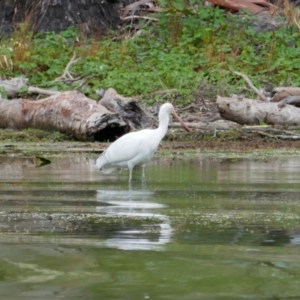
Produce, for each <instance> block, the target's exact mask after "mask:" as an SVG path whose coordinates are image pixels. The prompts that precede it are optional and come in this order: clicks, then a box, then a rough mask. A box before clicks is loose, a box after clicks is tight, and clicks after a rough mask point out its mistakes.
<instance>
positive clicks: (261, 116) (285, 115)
mask: <svg viewBox="0 0 300 300" xmlns="http://www.w3.org/2000/svg"><path fill="white" fill-rule="evenodd" d="M217 104H218V107H219V111H220V114H221V116H222V117H223V118H225V119H227V120H230V121H234V122H237V123H239V124H242V125H246V124H260V123H265V124H278V125H286V126H293V125H300V108H298V107H295V106H292V105H289V104H287V105H284V106H283V107H282V106H281V105H278V103H273V102H261V101H258V100H252V99H247V98H242V97H238V96H236V95H235V96H232V97H230V98H226V97H220V96H218V98H217Z"/></svg>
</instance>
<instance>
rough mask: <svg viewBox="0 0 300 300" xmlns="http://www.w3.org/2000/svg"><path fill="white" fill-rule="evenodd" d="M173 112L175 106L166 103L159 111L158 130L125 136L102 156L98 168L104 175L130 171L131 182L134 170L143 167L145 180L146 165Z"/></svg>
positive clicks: (148, 130)
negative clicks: (119, 170)
mask: <svg viewBox="0 0 300 300" xmlns="http://www.w3.org/2000/svg"><path fill="white" fill-rule="evenodd" d="M172 111H174V108H173V105H172V104H170V103H165V104H164V105H163V106H162V107H161V109H160V111H159V126H158V128H156V129H144V130H140V131H137V132H130V133H127V134H125V135H123V136H122V137H120V138H119V139H118V140H116V141H115V142H114V143H112V144H111V145H110V146H109V147H108V148H107V150H106V151H104V152H103V153H102V154H101V155H100V157H99V158H98V159H97V162H96V167H97V168H98V169H100V171H101V172H103V173H104V174H109V173H112V172H114V171H116V170H118V169H129V181H131V179H132V169H133V168H134V167H135V166H136V165H141V166H142V168H143V178H144V167H145V164H146V162H148V161H149V160H150V159H151V158H152V157H153V156H154V154H155V151H156V149H157V148H158V146H159V143H160V141H161V140H162V139H163V137H164V136H165V134H166V132H167V130H168V125H169V119H170V114H171V113H172Z"/></svg>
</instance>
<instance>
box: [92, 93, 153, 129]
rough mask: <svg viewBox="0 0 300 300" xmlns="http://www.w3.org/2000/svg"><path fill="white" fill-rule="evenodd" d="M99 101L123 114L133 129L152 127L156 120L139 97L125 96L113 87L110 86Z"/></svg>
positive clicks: (111, 109) (110, 109)
mask: <svg viewBox="0 0 300 300" xmlns="http://www.w3.org/2000/svg"><path fill="white" fill-rule="evenodd" d="M98 103H99V104H101V105H103V106H104V107H106V108H107V109H108V110H109V111H113V112H115V113H118V114H119V115H120V116H122V118H123V119H124V120H125V121H126V122H127V123H128V124H129V125H130V127H131V128H132V129H140V128H147V127H151V125H153V123H154V121H155V120H154V118H153V116H152V114H150V113H149V112H148V111H147V110H146V109H144V108H143V107H142V105H141V104H140V103H139V101H138V100H137V99H133V98H126V97H123V96H121V95H119V94H118V93H117V92H116V90H114V89H113V88H109V89H108V90H107V91H106V92H105V94H104V95H103V97H102V98H101V100H100V101H99V102H98Z"/></svg>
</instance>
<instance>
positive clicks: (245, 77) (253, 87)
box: [231, 71, 268, 101]
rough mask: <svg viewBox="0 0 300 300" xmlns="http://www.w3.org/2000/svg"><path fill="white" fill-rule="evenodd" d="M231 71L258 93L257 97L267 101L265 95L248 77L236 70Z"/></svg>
mask: <svg viewBox="0 0 300 300" xmlns="http://www.w3.org/2000/svg"><path fill="white" fill-rule="evenodd" d="M231 72H232V73H234V74H236V75H238V76H240V77H242V78H243V79H244V80H245V81H246V82H247V83H248V85H249V87H250V88H251V89H252V90H253V91H254V92H255V93H256V94H257V95H258V97H259V98H260V99H261V100H264V101H268V99H267V98H266V97H265V95H263V94H262V93H261V92H260V91H259V90H258V89H257V88H256V87H255V86H254V84H253V83H252V81H251V80H250V79H249V77H248V76H247V75H245V74H243V73H240V72H236V71H231Z"/></svg>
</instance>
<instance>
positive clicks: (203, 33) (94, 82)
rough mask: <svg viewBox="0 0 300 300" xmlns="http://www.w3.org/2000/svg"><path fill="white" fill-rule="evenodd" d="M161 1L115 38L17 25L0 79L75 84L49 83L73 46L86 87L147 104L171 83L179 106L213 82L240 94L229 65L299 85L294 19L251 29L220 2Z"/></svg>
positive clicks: (2, 54) (4, 49)
mask: <svg viewBox="0 0 300 300" xmlns="http://www.w3.org/2000/svg"><path fill="white" fill-rule="evenodd" d="M192 2H193V1H192ZM194 2H195V1H194ZM160 5H161V6H162V7H163V8H164V9H165V10H164V11H163V12H161V13H159V14H157V15H155V16H154V17H155V18H157V21H153V22H152V23H151V25H146V23H145V24H144V26H143V25H140V26H141V28H142V30H140V31H139V34H137V33H136V34H132V35H131V36H130V37H128V35H129V32H130V30H125V31H126V33H124V34H123V35H121V36H120V33H111V35H110V36H107V37H105V38H102V39H101V40H99V38H96V37H94V38H91V39H89V40H87V39H86V38H84V37H82V36H81V34H80V33H79V32H78V31H77V30H76V29H74V28H70V29H68V30H66V31H64V32H61V33H60V34H54V33H51V32H49V33H46V34H37V35H35V36H34V35H33V33H32V32H30V31H29V30H28V26H26V25H23V26H21V27H20V29H19V30H18V31H16V32H15V33H14V35H13V37H12V38H11V37H10V38H6V39H5V38H2V41H1V47H0V77H2V78H9V77H16V76H25V77H28V78H29V84H30V85H37V86H40V87H48V88H49V87H55V88H57V89H59V90H69V89H70V88H72V89H74V88H78V87H79V84H78V83H74V84H72V85H71V86H70V85H67V84H65V83H62V82H55V83H53V82H52V83H51V81H53V79H55V78H56V77H58V76H60V75H61V74H62V73H63V70H64V69H65V67H66V65H67V63H68V62H69V61H70V59H71V57H72V54H73V51H75V53H76V55H77V57H80V58H81V59H80V60H79V61H78V62H76V64H74V65H73V67H72V72H73V73H75V74H77V75H80V76H83V77H84V76H90V77H89V79H88V80H87V82H88V84H89V85H88V88H86V89H85V90H84V92H85V93H86V94H87V95H88V96H89V97H92V98H95V99H96V98H97V96H96V94H95V89H100V88H104V89H106V88H109V87H113V88H115V89H116V90H117V91H118V92H119V93H120V94H123V95H125V96H135V95H140V96H141V99H142V100H143V101H148V103H149V104H150V103H151V102H153V101H155V100H156V99H155V98H151V97H150V99H149V97H147V96H146V95H147V94H151V93H153V92H155V91H159V90H167V89H176V90H177V92H176V93H175V95H174V94H172V97H173V101H174V102H175V104H176V105H185V104H187V103H189V102H191V101H192V92H193V91H195V90H197V89H199V88H201V87H203V85H209V86H210V85H211V86H213V87H214V91H213V93H214V94H221V95H228V94H231V93H237V92H239V91H240V89H241V87H242V86H244V85H245V84H244V82H243V79H241V78H238V77H237V76H236V75H234V74H232V73H231V72H230V70H237V71H241V72H243V73H245V74H247V75H248V76H249V77H250V78H251V80H252V81H253V83H254V84H255V85H257V86H261V84H262V82H263V81H264V80H268V81H271V82H272V83H274V84H276V85H294V86H297V85H299V83H300V78H299V64H298V61H299V47H300V39H299V31H298V29H297V27H296V26H295V25H290V26H281V27H278V29H277V30H276V31H273V32H265V33H255V32H254V31H253V27H254V26H253V16H251V15H250V14H246V13H243V15H238V16H237V15H231V14H225V13H224V11H223V10H221V9H218V8H211V7H204V6H202V5H198V6H197V5H191V6H188V5H187V1H184V0H176V1H160ZM147 22H148V21H147ZM112 36H114V38H112ZM0 93H1V90H0ZM24 93H26V91H24ZM143 95H144V96H143ZM153 97H154V96H153ZM160 97H161V96H160Z"/></svg>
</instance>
